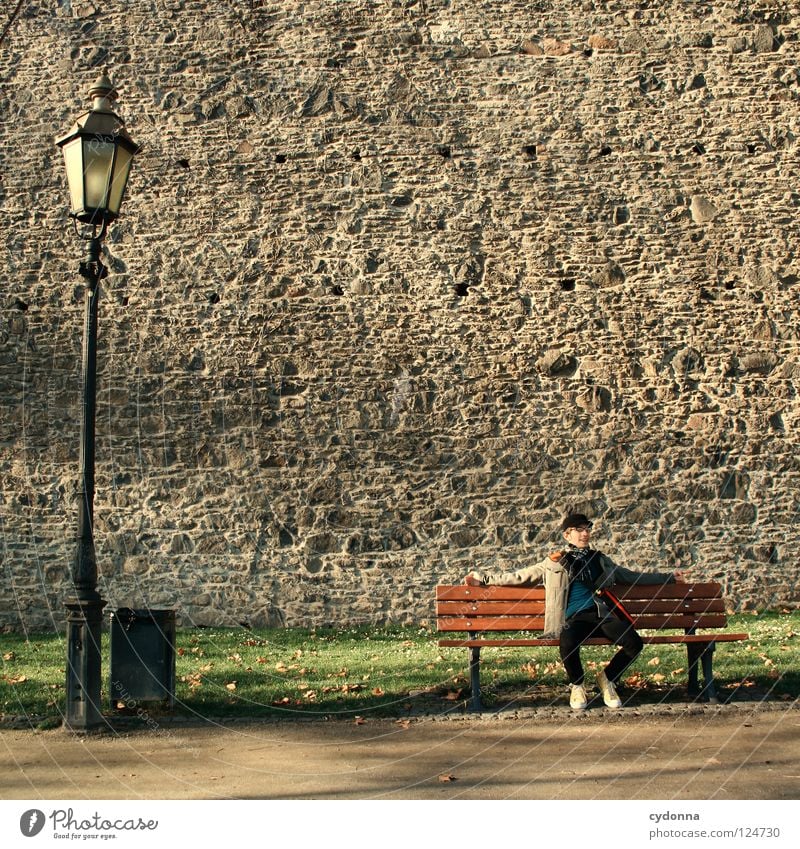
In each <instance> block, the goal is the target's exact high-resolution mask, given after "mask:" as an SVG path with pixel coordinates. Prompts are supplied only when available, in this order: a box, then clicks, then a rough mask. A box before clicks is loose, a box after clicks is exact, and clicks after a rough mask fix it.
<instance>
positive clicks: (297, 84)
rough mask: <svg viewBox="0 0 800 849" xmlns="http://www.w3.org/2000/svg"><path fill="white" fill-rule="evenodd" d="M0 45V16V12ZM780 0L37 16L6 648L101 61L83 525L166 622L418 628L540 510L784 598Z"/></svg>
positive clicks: (61, 428) (10, 95)
mask: <svg viewBox="0 0 800 849" xmlns="http://www.w3.org/2000/svg"><path fill="white" fill-rule="evenodd" d="M0 23H2V22H0ZM799 35H800V7H798V5H797V4H796V3H765V2H748V3H745V2H724V0H716V2H714V1H712V2H704V3H702V2H697V3H686V2H679V1H678V0H652V2H647V0H645V1H644V2H637V3H631V2H627V3H623V2H583V3H581V2H577V1H576V0H552V2H544V1H543V2H520V1H519V0H496V2H480V0H474V2H459V0H353V2H346V1H344V0H343V2H323V1H322V0H308V2H293V0H288V2H283V3H279V2H267V1H266V0H250V1H249V2H244V0H240V2H235V0H215V2H207V1H206V2H195V0H128V2H122V0H117V2H112V0H71V1H70V0H50V2H45V0H42V2H38V3H31V4H24V9H23V11H22V12H21V14H20V17H19V18H18V19H17V20H15V21H14V23H13V25H12V26H11V28H10V30H9V32H8V35H7V36H6V40H5V42H4V43H3V44H2V47H0V81H1V82H2V88H1V89H0V176H1V178H2V179H1V181H0V216H2V218H1V219H0V220H1V221H2V228H1V229H0V257H1V259H0V269H2V270H0V286H1V287H2V299H1V300H0V308H1V309H2V316H1V317H0V322H1V323H0V403H2V411H3V412H2V420H1V421H0V481H1V482H2V483H1V486H0V556H2V564H3V565H2V576H3V577H2V584H1V585H0V625H6V626H8V627H15V628H18V627H24V628H27V629H40V628H51V627H61V623H62V622H63V607H62V600H63V597H64V596H65V594H66V593H67V590H68V584H69V574H68V569H69V562H70V558H71V554H72V550H73V546H74V543H73V540H74V535H75V522H76V501H75V492H76V477H77V464H78V456H77V453H78V435H79V426H80V403H79V401H80V399H79V395H80V387H79V370H80V350H81V334H82V327H83V316H82V313H83V302H82V285H81V282H80V277H79V276H78V274H77V266H78V262H79V261H80V259H81V250H82V248H81V245H80V244H79V242H78V240H77V239H76V238H75V236H74V234H73V232H72V230H71V227H70V225H69V220H68V216H67V208H66V207H67V198H66V189H65V179H64V176H63V166H62V162H61V159H60V154H59V153H58V151H57V149H56V148H55V147H54V144H53V141H54V138H55V137H56V136H57V135H58V134H60V133H61V132H63V131H65V130H66V129H67V128H68V127H69V125H70V124H71V122H72V120H73V119H74V117H75V116H76V115H77V114H78V113H79V112H81V111H82V110H83V109H85V108H87V105H86V92H87V90H88V88H89V86H90V84H91V83H92V82H93V81H94V79H95V78H96V76H97V75H98V71H100V70H103V71H107V72H108V73H109V74H110V75H111V77H112V79H113V80H114V81H115V82H116V84H117V85H118V87H119V91H120V100H119V104H118V110H119V112H120V114H121V115H122V116H123V118H124V119H125V120H126V123H127V126H128V129H129V131H130V133H131V135H132V136H133V137H134V139H135V140H136V141H138V142H139V143H140V144H142V145H143V150H142V152H141V154H140V155H139V157H138V158H137V160H136V162H135V166H134V173H133V175H132V178H131V181H130V184H129V190H128V198H127V201H126V204H125V205H124V207H123V215H122V217H121V219H120V220H119V222H118V223H117V225H116V226H115V227H114V228H113V229H112V231H111V233H110V235H109V238H108V240H107V242H106V245H105V261H106V263H107V264H108V265H109V267H110V269H111V274H110V276H109V277H108V278H107V280H106V281H105V282H104V287H103V291H102V300H101V309H100V331H101V339H100V352H99V368H100V378H99V397H98V405H99V409H98V436H97V457H98V466H97V498H96V502H95V504H96V507H95V510H96V538H97V551H98V561H99V567H100V571H101V581H100V583H101V587H100V588H101V591H102V593H103V595H104V597H105V598H106V599H108V601H109V606H110V608H113V607H116V606H134V607H140V606H144V605H152V606H154V607H165V606H166V607H172V606H174V607H176V608H177V609H178V610H179V611H180V616H181V620H182V621H183V623H184V624H189V623H195V624H205V625H236V624H238V623H248V624H250V625H253V626H261V625H276V624H284V623H285V624H287V625H297V624H305V625H311V624H315V625H328V624H337V623H345V622H346V623H351V622H377V621H401V622H424V621H426V620H427V619H428V617H429V616H430V614H431V595H432V587H433V586H434V585H435V584H436V583H437V582H447V581H457V580H459V579H460V578H461V576H462V575H463V574H464V572H465V571H466V570H467V569H468V568H469V567H473V566H474V567H480V568H488V569H496V568H497V569H499V568H502V569H508V568H517V567H519V566H520V565H522V564H525V563H528V562H530V560H531V558H536V557H539V556H541V555H542V554H543V553H544V552H546V551H547V550H548V549H550V548H551V547H552V546H553V545H555V544H556V543H557V535H555V534H554V526H555V524H556V522H557V521H558V519H559V517H560V516H561V515H562V513H563V511H564V510H565V509H567V508H568V507H580V508H584V509H585V510H587V511H588V512H590V513H591V514H592V515H593V516H595V517H596V518H597V519H598V526H597V530H598V534H597V537H598V539H597V544H598V545H599V546H600V547H602V548H604V549H605V550H607V551H609V552H610V553H613V554H615V555H617V559H618V560H619V561H620V562H624V563H626V564H627V565H630V566H633V567H636V568H659V569H668V568H672V567H673V566H675V565H681V566H683V567H684V568H686V569H688V570H689V572H690V573H691V575H692V576H693V577H695V578H698V579H699V578H708V579H717V580H721V581H722V583H723V584H724V585H725V588H726V592H727V594H728V595H729V597H730V599H731V603H732V605H733V606H734V607H736V608H737V609H743V608H744V609H748V608H753V607H758V608H763V607H767V606H769V607H784V606H785V607H794V606H796V605H797V603H798V600H800V587H799V585H798V581H799V579H800V561H798V555H797V551H798V550H799V549H800V522H798V512H799V511H798V507H799V505H800V494H799V490H798V484H800V465H798V440H797V432H798V419H799V418H800V404H798V399H797V384H798V376H800V345H799V343H798V338H799V331H798V314H799V312H800V310H799V308H798V295H799V294H800V286H799V285H798V266H797V256H796V246H797V235H798V229H797V213H798V206H800V182H799V180H798V177H799V175H798V170H799V168H798V146H797V135H798V132H800V102H799V100H798V98H799V96H800V70H799V66H798V58H797V57H798V47H799V45H798V37H799Z"/></svg>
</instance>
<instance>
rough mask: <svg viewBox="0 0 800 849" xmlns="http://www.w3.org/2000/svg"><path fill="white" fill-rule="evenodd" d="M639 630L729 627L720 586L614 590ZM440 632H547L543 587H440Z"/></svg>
mask: <svg viewBox="0 0 800 849" xmlns="http://www.w3.org/2000/svg"><path fill="white" fill-rule="evenodd" d="M613 591H614V594H615V595H616V596H617V597H618V598H620V599H621V600H622V601H623V603H624V604H625V608H626V610H627V611H628V612H629V613H630V614H631V616H632V617H633V620H634V625H635V627H636V628H637V629H639V630H645V629H650V630H666V629H674V628H680V629H684V630H685V629H687V628H724V627H725V626H726V625H727V623H728V617H727V616H726V615H725V601H724V599H723V597H722V587H721V585H720V584H716V583H707V584H650V585H647V584H642V585H630V586H628V585H623V584H617V585H616V586H614V587H613ZM436 626H437V630H439V631H469V632H479V631H542V630H543V629H544V587H541V586H537V587H494V586H492V587H468V586H466V585H458V586H438V587H436Z"/></svg>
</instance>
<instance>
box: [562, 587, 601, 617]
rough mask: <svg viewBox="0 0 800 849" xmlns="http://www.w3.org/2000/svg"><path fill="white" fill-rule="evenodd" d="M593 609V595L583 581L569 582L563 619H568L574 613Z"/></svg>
mask: <svg viewBox="0 0 800 849" xmlns="http://www.w3.org/2000/svg"><path fill="white" fill-rule="evenodd" d="M590 607H594V593H593V592H592V590H591V588H590V587H588V586H587V585H586V584H584V583H583V581H570V585H569V595H568V596H567V610H566V612H565V613H564V618H566V619H569V618H570V616H574V615H575V614H576V613H580V612H581V611H582V610H586V609H588V608H590Z"/></svg>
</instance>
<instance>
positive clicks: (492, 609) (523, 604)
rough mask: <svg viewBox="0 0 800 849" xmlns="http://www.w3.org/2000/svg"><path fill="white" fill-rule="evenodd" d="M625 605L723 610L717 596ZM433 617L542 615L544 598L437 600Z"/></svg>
mask: <svg viewBox="0 0 800 849" xmlns="http://www.w3.org/2000/svg"><path fill="white" fill-rule="evenodd" d="M625 608H626V609H627V611H628V612H629V613H631V614H653V613H682V614H684V615H689V614H693V613H725V602H724V601H723V599H721V598H687V599H677V598H676V599H666V600H664V601H662V600H660V599H644V600H641V601H626V602H625ZM436 614H437V616H459V615H463V616H470V617H477V616H505V615H508V614H514V615H517V616H522V615H526V616H542V615H544V601H477V600H473V601H439V602H437V604H436Z"/></svg>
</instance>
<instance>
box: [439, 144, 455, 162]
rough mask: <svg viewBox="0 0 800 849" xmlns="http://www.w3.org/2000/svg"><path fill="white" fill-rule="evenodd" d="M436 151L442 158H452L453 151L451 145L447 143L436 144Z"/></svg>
mask: <svg viewBox="0 0 800 849" xmlns="http://www.w3.org/2000/svg"><path fill="white" fill-rule="evenodd" d="M436 152H437V153H438V154H439V156H441V157H442V159H452V157H453V153H452V151H451V150H450V146H449V145H446V144H440V145H437V146H436Z"/></svg>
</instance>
